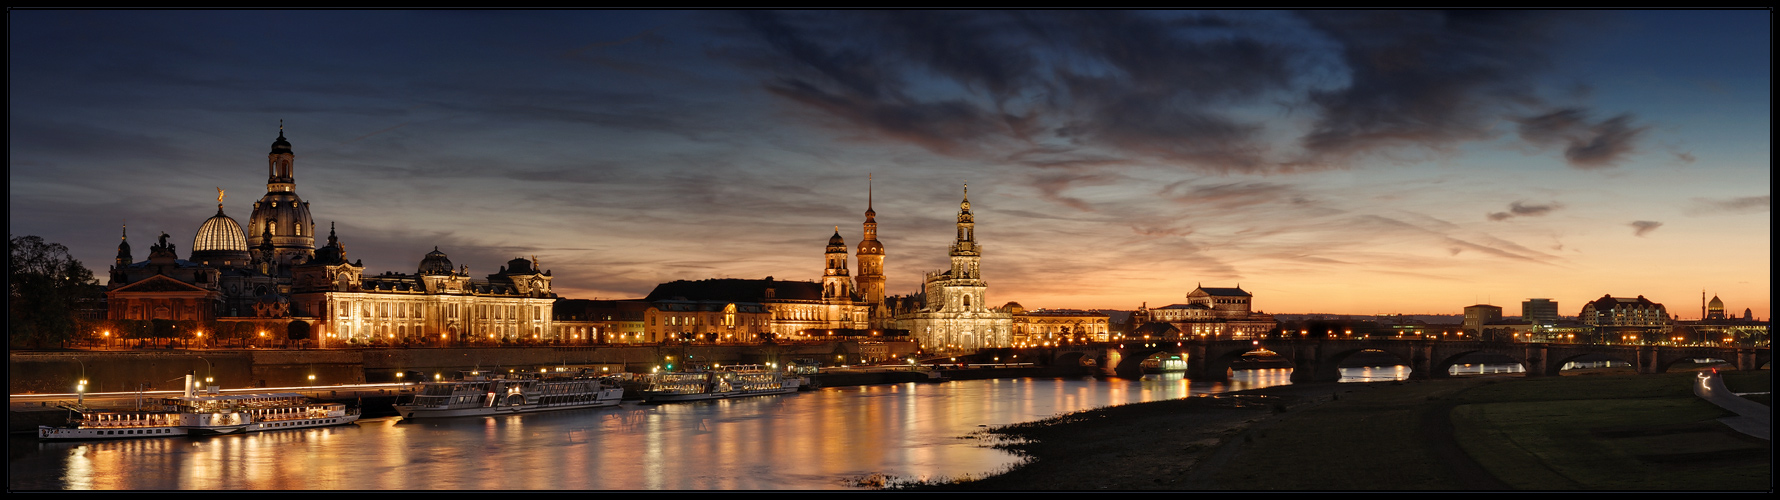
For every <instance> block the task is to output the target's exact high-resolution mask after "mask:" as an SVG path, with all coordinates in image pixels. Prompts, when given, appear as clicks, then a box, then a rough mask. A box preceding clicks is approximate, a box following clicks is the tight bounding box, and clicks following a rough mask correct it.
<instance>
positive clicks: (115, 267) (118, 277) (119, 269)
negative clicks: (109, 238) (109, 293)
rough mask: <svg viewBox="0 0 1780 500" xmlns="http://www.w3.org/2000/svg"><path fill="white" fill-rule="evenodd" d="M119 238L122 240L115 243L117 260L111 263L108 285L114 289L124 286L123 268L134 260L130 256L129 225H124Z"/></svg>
mask: <svg viewBox="0 0 1780 500" xmlns="http://www.w3.org/2000/svg"><path fill="white" fill-rule="evenodd" d="M119 237H120V238H122V241H119V242H118V243H117V260H116V261H114V262H113V263H112V266H111V281H110V283H108V284H109V285H110V286H114V287H115V286H123V285H124V282H125V281H127V280H126V279H125V277H124V276H125V275H124V268H127V267H130V264H131V263H134V262H135V260H136V258H135V257H131V256H130V225H128V224H125V225H124V228H123V233H122V234H120V235H119Z"/></svg>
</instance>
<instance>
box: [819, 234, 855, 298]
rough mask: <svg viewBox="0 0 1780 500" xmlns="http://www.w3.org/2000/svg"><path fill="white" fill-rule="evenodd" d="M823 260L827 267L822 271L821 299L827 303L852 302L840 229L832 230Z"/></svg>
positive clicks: (851, 286) (845, 244) (851, 284)
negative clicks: (832, 234)
mask: <svg viewBox="0 0 1780 500" xmlns="http://www.w3.org/2000/svg"><path fill="white" fill-rule="evenodd" d="M825 254H826V255H824V257H823V260H825V261H827V263H828V267H827V269H824V270H823V271H822V299H823V300H825V301H829V302H840V301H845V302H852V301H853V278H852V277H851V276H848V275H847V242H846V240H844V239H842V238H841V228H840V227H839V226H836V227H835V228H834V236H832V237H830V238H828V249H827V250H826V252H825Z"/></svg>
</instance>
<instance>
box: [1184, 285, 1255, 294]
mask: <svg viewBox="0 0 1780 500" xmlns="http://www.w3.org/2000/svg"><path fill="white" fill-rule="evenodd" d="M1193 291H1195V292H1198V291H1203V292H1205V294H1206V295H1211V296H1213V297H1253V296H1254V295H1253V294H1250V293H1248V292H1245V291H1243V290H1242V287H1236V288H1207V287H1203V286H1202V287H1199V288H1196V289H1194V290H1193Z"/></svg>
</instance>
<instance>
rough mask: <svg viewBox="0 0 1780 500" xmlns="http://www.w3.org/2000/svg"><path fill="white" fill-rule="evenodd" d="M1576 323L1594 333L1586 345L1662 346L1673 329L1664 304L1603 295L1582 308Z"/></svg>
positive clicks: (1648, 300) (1642, 298)
mask: <svg viewBox="0 0 1780 500" xmlns="http://www.w3.org/2000/svg"><path fill="white" fill-rule="evenodd" d="M1577 320H1579V321H1581V322H1582V324H1583V326H1587V327H1590V328H1591V329H1592V332H1591V333H1590V336H1591V338H1589V339H1587V340H1586V341H1587V342H1661V341H1666V340H1667V339H1668V337H1669V334H1670V330H1671V329H1672V328H1673V325H1674V323H1673V322H1672V319H1671V318H1670V317H1669V312H1668V310H1667V309H1665V308H1663V305H1662V304H1658V303H1655V302H1651V301H1650V299H1646V298H1644V296H1643V295H1639V296H1638V297H1637V298H1631V299H1628V298H1624V297H1614V296H1612V295H1602V296H1601V298H1599V299H1595V300H1594V301H1592V302H1589V303H1587V304H1583V305H1582V312H1581V313H1580V314H1577ZM1578 341H1582V339H1578Z"/></svg>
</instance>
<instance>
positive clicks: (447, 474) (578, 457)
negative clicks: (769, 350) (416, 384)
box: [8, 366, 1408, 490]
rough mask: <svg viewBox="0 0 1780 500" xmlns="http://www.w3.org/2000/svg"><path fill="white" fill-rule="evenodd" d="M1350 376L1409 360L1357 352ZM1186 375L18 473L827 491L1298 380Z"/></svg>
mask: <svg viewBox="0 0 1780 500" xmlns="http://www.w3.org/2000/svg"><path fill="white" fill-rule="evenodd" d="M1342 374H1343V380H1344V381H1381V380H1401V379H1403V378H1406V377H1407V376H1408V369H1407V368H1406V367H1402V366H1396V367H1389V366H1387V367H1362V368H1343V369H1342ZM1290 375H1291V370H1290V369H1266V370H1241V371H1236V372H1234V373H1233V375H1232V377H1231V380H1230V381H1229V382H1225V383H1214V382H1196V381H1192V380H1188V379H1186V378H1184V377H1182V376H1181V375H1180V374H1167V375H1152V376H1146V377H1144V378H1143V379H1139V380H1130V379H1092V378H1083V379H1000V380H966V381H954V382H944V383H937V384H912V383H910V384H895V385H877V386H860V387H838V388H827V389H822V390H817V391H809V392H802V393H797V394H790V395H782V396H762V397H753V398H743V399H732V400H721V401H706V402H696V403H678V404H665V405H639V404H635V403H626V404H624V405H622V406H620V407H617V408H600V409H585V410H564V411H556V412H547V413H536V414H528V415H506V416H498V417H465V418H447V419H434V420H419V421H413V422H403V421H400V420H399V419H397V418H394V417H385V418H369V419H363V420H360V421H358V423H357V424H355V425H347V426H339V427H329V428H319V429H295V430H285V431H267V432H260V433H254V434H247V435H233V436H210V437H196V438H145V439H135V440H125V441H89V442H74V443H65V442H58V443H42V442H38V441H37V440H35V439H34V438H15V439H12V440H10V441H11V442H10V444H9V447H10V450H9V460H8V476H9V477H10V486H11V489H13V490H63V489H69V490H88V489H94V490H347V489H350V490H424V489H449V490H525V489H542V490H653V489H667V490H781V489H782V490H813V489H848V488H857V487H858V485H857V482H858V480H859V479H862V478H866V477H869V476H874V475H876V476H888V477H890V478H893V479H895V480H904V481H907V480H923V479H938V478H943V477H956V476H959V475H964V474H969V475H974V476H980V475H983V474H987V473H993V472H995V471H999V470H1003V469H1005V468H1007V467H1009V466H1012V465H1014V464H1016V463H1017V462H1018V461H1019V458H1018V457H1016V456H1014V455H1011V454H1009V453H1006V452H1002V451H999V450H995V449H993V448H990V447H989V446H988V445H989V444H990V441H989V440H988V439H979V438H978V437H979V436H977V435H976V434H975V433H977V432H978V431H981V430H984V429H986V428H989V427H994V426H999V425H1006V424H1013V423H1020V422H1030V421H1034V420H1040V419H1044V418H1048V417H1051V416H1054V415H1059V414H1064V413H1070V412H1075V411H1080V410H1085V409H1091V408H1097V407H1103V406H1110V405H1119V404H1127V403H1137V402H1144V401H1157V400H1164V399H1176V398H1184V397H1191V396H1204V395H1209V394H1216V393H1221V392H1226V391H1234V390H1243V389H1254V388H1260V387H1268V386H1275V385H1285V384H1288V383H1290V382H1289V379H1290Z"/></svg>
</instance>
